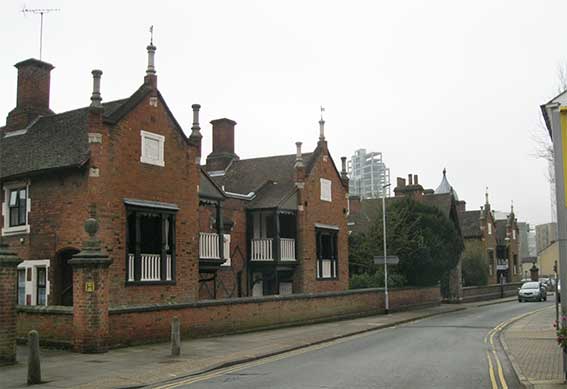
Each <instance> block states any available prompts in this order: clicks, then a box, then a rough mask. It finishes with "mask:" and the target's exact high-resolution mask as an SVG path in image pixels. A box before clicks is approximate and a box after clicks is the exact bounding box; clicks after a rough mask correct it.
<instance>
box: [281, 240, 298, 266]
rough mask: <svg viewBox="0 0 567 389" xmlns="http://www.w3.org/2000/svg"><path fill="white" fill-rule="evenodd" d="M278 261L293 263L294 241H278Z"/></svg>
mask: <svg viewBox="0 0 567 389" xmlns="http://www.w3.org/2000/svg"><path fill="white" fill-rule="evenodd" d="M280 259H281V260H282V261H295V239H287V238H281V239H280Z"/></svg>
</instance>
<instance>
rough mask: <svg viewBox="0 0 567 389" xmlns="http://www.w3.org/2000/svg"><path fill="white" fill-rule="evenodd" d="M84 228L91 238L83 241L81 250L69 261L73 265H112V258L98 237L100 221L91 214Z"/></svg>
mask: <svg viewBox="0 0 567 389" xmlns="http://www.w3.org/2000/svg"><path fill="white" fill-rule="evenodd" d="M84 228H85V232H86V233H87V234H88V235H89V238H88V239H87V240H86V241H84V242H83V246H82V249H81V251H80V252H79V253H78V254H75V255H74V256H73V258H72V259H71V260H70V261H69V263H70V264H72V265H81V264H102V265H110V264H111V263H112V260H111V259H110V258H109V257H108V256H107V255H106V253H105V252H104V250H103V249H102V244H101V241H100V239H98V238H97V236H96V234H97V232H98V230H99V224H98V221H97V220H96V219H95V218H94V217H92V216H91V217H89V218H88V219H87V220H85V224H84Z"/></svg>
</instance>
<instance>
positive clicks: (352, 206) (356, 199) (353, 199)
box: [348, 196, 362, 215]
mask: <svg viewBox="0 0 567 389" xmlns="http://www.w3.org/2000/svg"><path fill="white" fill-rule="evenodd" d="M348 204H349V210H350V213H351V215H354V214H357V213H360V210H361V208H362V205H361V203H360V196H349V198H348Z"/></svg>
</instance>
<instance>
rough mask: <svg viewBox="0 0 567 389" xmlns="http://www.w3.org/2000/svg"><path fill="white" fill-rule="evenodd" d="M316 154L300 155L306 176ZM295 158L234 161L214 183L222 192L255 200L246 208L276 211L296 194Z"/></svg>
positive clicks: (292, 155)
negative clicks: (247, 196)
mask: <svg viewBox="0 0 567 389" xmlns="http://www.w3.org/2000/svg"><path fill="white" fill-rule="evenodd" d="M315 154H316V153H307V154H303V163H304V164H305V170H306V172H308V170H310V167H311V166H312V164H313V163H314V160H315V159H316V158H315ZM295 158H296V156H295V154H290V155H278V156H273V157H261V158H251V159H241V160H234V161H233V162H232V164H231V165H230V166H229V167H228V168H227V171H226V172H225V174H224V175H222V176H214V177H212V178H213V180H214V181H215V182H216V183H217V184H218V185H219V186H220V187H222V188H223V189H224V191H225V192H228V193H229V194H230V193H238V194H241V195H248V194H249V193H252V192H253V193H255V195H256V196H255V198H254V200H252V201H251V202H250V204H248V208H275V207H278V206H279V205H280V204H281V203H282V201H285V200H286V199H287V197H289V196H290V195H291V193H293V191H294V190H295V180H294V177H295V169H294V166H295Z"/></svg>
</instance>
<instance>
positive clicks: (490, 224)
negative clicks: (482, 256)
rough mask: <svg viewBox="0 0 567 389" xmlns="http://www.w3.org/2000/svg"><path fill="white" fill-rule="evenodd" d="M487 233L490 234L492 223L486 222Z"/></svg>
mask: <svg viewBox="0 0 567 389" xmlns="http://www.w3.org/2000/svg"><path fill="white" fill-rule="evenodd" d="M488 235H492V223H490V222H488Z"/></svg>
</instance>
